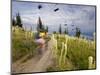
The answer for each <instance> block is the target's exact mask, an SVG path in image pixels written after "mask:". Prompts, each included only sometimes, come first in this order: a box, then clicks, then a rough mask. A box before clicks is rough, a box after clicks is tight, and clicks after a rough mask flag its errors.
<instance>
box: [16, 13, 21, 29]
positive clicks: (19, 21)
mask: <svg viewBox="0 0 100 75" xmlns="http://www.w3.org/2000/svg"><path fill="white" fill-rule="evenodd" d="M16 25H18V26H19V27H22V22H21V17H20V14H19V13H18V14H17V15H16Z"/></svg>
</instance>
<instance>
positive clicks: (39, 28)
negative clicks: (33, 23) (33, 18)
mask: <svg viewBox="0 0 100 75" xmlns="http://www.w3.org/2000/svg"><path fill="white" fill-rule="evenodd" d="M41 30H42V31H43V30H44V26H43V24H42V21H41V18H40V17H39V19H38V24H37V31H41Z"/></svg>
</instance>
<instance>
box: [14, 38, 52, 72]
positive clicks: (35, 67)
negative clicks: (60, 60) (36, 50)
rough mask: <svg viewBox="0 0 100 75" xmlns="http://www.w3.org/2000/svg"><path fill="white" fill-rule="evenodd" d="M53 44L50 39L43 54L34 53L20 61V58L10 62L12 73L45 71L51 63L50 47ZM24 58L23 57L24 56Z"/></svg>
mask: <svg viewBox="0 0 100 75" xmlns="http://www.w3.org/2000/svg"><path fill="white" fill-rule="evenodd" d="M52 47H53V44H52V41H51V40H50V41H49V42H48V47H47V50H46V51H44V53H43V55H41V56H40V55H36V56H34V57H33V58H31V59H29V60H27V61H26V62H24V63H21V61H22V60H19V61H18V62H15V63H13V64H12V72H13V73H27V72H46V69H47V68H48V67H49V66H50V65H52V64H53V60H52V59H53V57H52V51H51V49H52ZM24 58H25V57H24Z"/></svg>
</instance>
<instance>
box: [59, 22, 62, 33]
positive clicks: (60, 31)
mask: <svg viewBox="0 0 100 75" xmlns="http://www.w3.org/2000/svg"><path fill="white" fill-rule="evenodd" d="M61 33H62V30H61V24H60V26H59V34H61Z"/></svg>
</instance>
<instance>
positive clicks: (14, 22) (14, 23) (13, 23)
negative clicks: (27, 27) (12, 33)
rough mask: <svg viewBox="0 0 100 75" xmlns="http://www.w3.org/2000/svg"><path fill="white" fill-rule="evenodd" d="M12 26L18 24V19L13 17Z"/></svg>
mask: <svg viewBox="0 0 100 75" xmlns="http://www.w3.org/2000/svg"><path fill="white" fill-rule="evenodd" d="M12 26H16V21H15V19H14V18H13V19H12Z"/></svg>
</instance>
